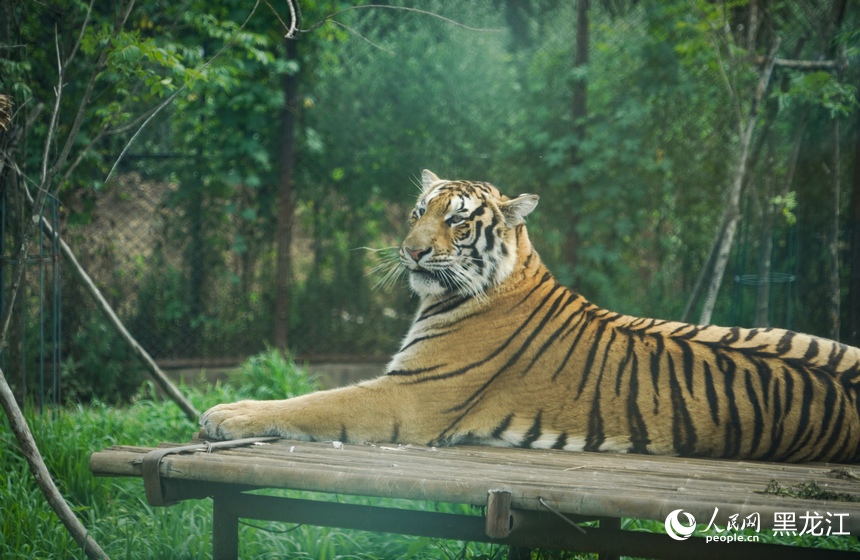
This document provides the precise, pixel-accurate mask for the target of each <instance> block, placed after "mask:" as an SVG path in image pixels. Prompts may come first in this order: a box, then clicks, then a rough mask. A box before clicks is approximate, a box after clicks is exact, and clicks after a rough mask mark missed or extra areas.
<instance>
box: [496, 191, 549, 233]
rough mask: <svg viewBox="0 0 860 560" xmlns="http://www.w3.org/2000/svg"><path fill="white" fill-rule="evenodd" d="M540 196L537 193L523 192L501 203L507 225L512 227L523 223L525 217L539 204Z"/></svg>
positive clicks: (500, 206) (500, 207)
mask: <svg viewBox="0 0 860 560" xmlns="http://www.w3.org/2000/svg"><path fill="white" fill-rule="evenodd" d="M539 198H540V197H539V196H538V195H536V194H521V195H520V196H518V197H516V198H512V199H511V200H508V201H506V202H502V203H501V204H499V209H501V211H502V215H503V216H504V217H505V225H506V226H507V227H509V228H512V227H516V226H518V225H520V224H521V223H523V221H524V219H525V217H526V216H528V215H529V214H531V213H532V210H534V209H535V207H536V206H537V203H538V199H539Z"/></svg>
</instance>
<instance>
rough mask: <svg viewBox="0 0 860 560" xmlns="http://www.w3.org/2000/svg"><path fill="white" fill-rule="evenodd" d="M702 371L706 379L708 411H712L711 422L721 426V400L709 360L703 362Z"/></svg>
mask: <svg viewBox="0 0 860 560" xmlns="http://www.w3.org/2000/svg"><path fill="white" fill-rule="evenodd" d="M702 370H703V371H704V377H705V396H706V397H707V398H708V409H710V411H711V420H713V421H714V424H715V425H717V426H719V425H720V398H719V396H718V395H717V390H716V388H715V387H714V375H713V374H712V373H711V365H710V364H709V363H708V362H707V360H703V361H702Z"/></svg>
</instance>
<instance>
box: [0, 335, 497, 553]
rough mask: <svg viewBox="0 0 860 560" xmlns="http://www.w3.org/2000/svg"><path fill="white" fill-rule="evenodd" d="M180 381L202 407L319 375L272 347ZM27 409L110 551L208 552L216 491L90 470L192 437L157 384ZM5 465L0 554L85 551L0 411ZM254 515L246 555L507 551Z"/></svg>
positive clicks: (72, 496)
mask: <svg viewBox="0 0 860 560" xmlns="http://www.w3.org/2000/svg"><path fill="white" fill-rule="evenodd" d="M200 387H204V385H202V384H201V385H200ZM181 389H182V391H183V393H184V394H185V395H186V396H187V397H188V398H189V399H190V400H191V402H192V403H193V404H194V406H195V407H197V409H198V410H205V409H206V408H208V407H210V406H213V405H215V404H218V403H219V402H227V401H233V400H238V399H243V398H286V397H290V396H295V395H299V394H302V393H306V392H309V391H313V390H315V389H317V385H316V383H315V381H314V380H312V379H309V378H308V376H307V375H306V373H305V372H303V371H301V370H300V369H299V368H297V367H296V366H295V365H294V364H293V363H292V362H291V361H289V360H288V359H286V358H285V357H284V356H283V355H282V354H281V353H279V352H277V351H275V350H269V351H267V352H265V353H263V354H261V355H259V356H256V357H254V358H252V359H250V360H248V362H246V363H245V364H243V365H242V366H241V367H240V368H239V370H238V371H237V372H236V374H235V375H234V376H232V378H231V379H230V380H229V381H228V382H227V383H224V384H220V383H219V384H216V385H214V386H208V387H205V390H204V389H200V388H198V387H189V386H183V387H182V388H181ZM25 415H26V417H27V421H28V423H29V424H30V428H31V429H32V431H33V435H34V437H35V438H36V441H37V444H38V445H39V449H40V451H41V452H42V455H43V457H44V458H45V462H46V463H47V465H48V469H49V471H50V472H51V473H52V476H53V477H54V480H55V482H56V483H57V486H58V487H59V489H60V491H61V492H62V493H63V496H64V497H65V498H66V500H67V501H68V502H69V504H70V505H71V506H72V508H73V509H74V511H75V512H76V514H77V515H78V517H79V518H80V519H81V520H82V521H83V523H84V525H85V526H86V527H87V528H88V529H89V530H90V532H91V533H92V535H93V537H94V538H95V539H96V540H97V541H98V543H99V544H100V545H101V546H102V547H103V548H104V549H105V551H106V552H107V553H108V555H110V556H111V557H112V558H124V559H130V560H134V559H141V560H143V559H147V560H148V559H153V558H155V559H162V558H163V559H173V558H176V559H192V558H211V556H212V502H211V501H210V500H191V501H186V502H181V503H179V504H176V505H174V506H171V507H167V508H161V507H152V506H150V505H149V504H148V503H147V502H146V499H145V497H144V490H143V483H142V481H141V480H139V479H129V478H95V477H93V476H92V474H91V473H90V472H89V457H90V454H92V452H94V451H98V450H101V449H104V448H105V447H109V446H111V445H141V446H154V445H156V444H158V443H159V442H163V441H173V442H185V441H188V440H189V439H190V438H191V436H192V435H193V433H194V432H195V430H196V429H197V426H194V425H192V424H191V423H190V422H189V421H188V420H187V419H186V418H185V416H184V415H183V413H182V412H181V411H180V410H179V408H178V407H177V406H175V405H174V404H173V403H171V402H164V401H162V400H161V399H159V398H157V397H156V396H155V390H154V388H153V386H152V385H151V384H146V385H144V387H143V388H142V389H141V391H140V393H139V395H138V397H137V398H136V399H135V400H134V402H132V403H131V404H129V405H127V406H124V407H121V408H119V407H114V406H108V405H106V404H103V403H100V402H94V403H92V404H90V405H87V406H75V407H70V408H64V409H61V410H54V411H49V412H46V413H44V414H42V415H39V414H37V413H36V412H34V410H33V407H25ZM0 467H2V468H0V558H3V559H19V558H20V559H24V558H26V559H28V560H29V559H32V558H40V559H42V558H45V559H50V558H61V559H66V558H85V555H84V554H83V552H82V551H81V550H80V549H79V548H78V546H77V544H76V543H75V542H74V540H73V539H72V538H71V537H70V536H69V534H68V533H67V532H66V531H65V529H64V528H63V526H62V525H61V524H60V522H59V520H58V519H57V517H56V516H55V515H54V513H53V511H52V510H51V509H50V507H49V506H48V505H47V503H46V502H45V500H44V498H43V497H42V494H41V493H40V491H39V489H38V487H37V486H36V484H35V482H34V480H33V477H32V475H31V474H30V471H29V469H28V467H27V463H26V461H25V460H24V458H23V456H22V455H21V453H20V451H19V449H18V444H17V441H16V440H15V437H14V435H13V434H12V432H11V429H10V428H9V425H8V421H7V420H6V418H5V416H4V417H3V418H2V421H0ZM293 495H296V496H298V495H299V494H297V493H294V494H293ZM339 499H340V500H341V501H346V500H347V499H348V498H347V497H340V498H339ZM356 501H358V502H361V503H373V504H378V505H379V504H381V505H388V504H389V503H390V501H389V502H386V501H385V500H372V499H364V500H362V499H357V500H356ZM425 507H432V505H430V504H425ZM452 507H455V506H452ZM250 523H251V524H253V525H254V526H250V525H240V538H239V542H240V556H241V557H242V558H285V557H289V558H314V559H321V560H329V559H336V558H356V559H376V558H379V559H387V558H416V559H422V558H454V557H460V558H487V559H489V558H494V557H495V558H501V557H503V556H504V549H503V548H502V547H499V546H491V545H484V544H475V543H468V544H467V543H451V542H446V541H438V540H434V539H424V538H417V537H416V538H411V537H402V536H394V535H387V534H381V533H368V532H361V531H346V530H340V529H328V528H320V527H310V526H300V527H297V528H296V527H293V526H291V525H289V524H279V523H266V522H253V521H251V522H250ZM260 527H261V528H260Z"/></svg>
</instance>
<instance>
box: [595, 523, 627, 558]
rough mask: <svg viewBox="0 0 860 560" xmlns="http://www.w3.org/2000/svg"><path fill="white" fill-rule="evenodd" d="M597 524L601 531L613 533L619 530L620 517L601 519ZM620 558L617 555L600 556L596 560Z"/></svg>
mask: <svg viewBox="0 0 860 560" xmlns="http://www.w3.org/2000/svg"><path fill="white" fill-rule="evenodd" d="M599 524H600V528H601V529H611V530H613V531H620V530H621V518H620V517H601V518H600V523H599ZM620 558H621V557H620V555H618V554H600V555H598V557H597V559H598V560H619V559H620Z"/></svg>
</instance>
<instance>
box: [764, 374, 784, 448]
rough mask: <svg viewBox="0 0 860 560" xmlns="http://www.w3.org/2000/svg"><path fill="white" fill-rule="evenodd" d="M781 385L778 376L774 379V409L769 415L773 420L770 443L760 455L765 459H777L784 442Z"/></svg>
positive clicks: (771, 420)
mask: <svg viewBox="0 0 860 560" xmlns="http://www.w3.org/2000/svg"><path fill="white" fill-rule="evenodd" d="M780 386H781V383H780V378H779V377H777V378H775V379H774V380H773V409H772V410H771V413H770V415H769V416H770V422H771V424H770V445H769V446H768V448H767V449H766V450H765V452H764V453H762V454H761V456H760V458H761V459H763V460H765V461H770V460H773V459H775V458H776V457H775V456H776V453H777V451H779V447H780V445H781V444H782V437H783V433H784V423H785V418H784V417H783V415H782V398H781V397H780V388H781V387H780Z"/></svg>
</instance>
